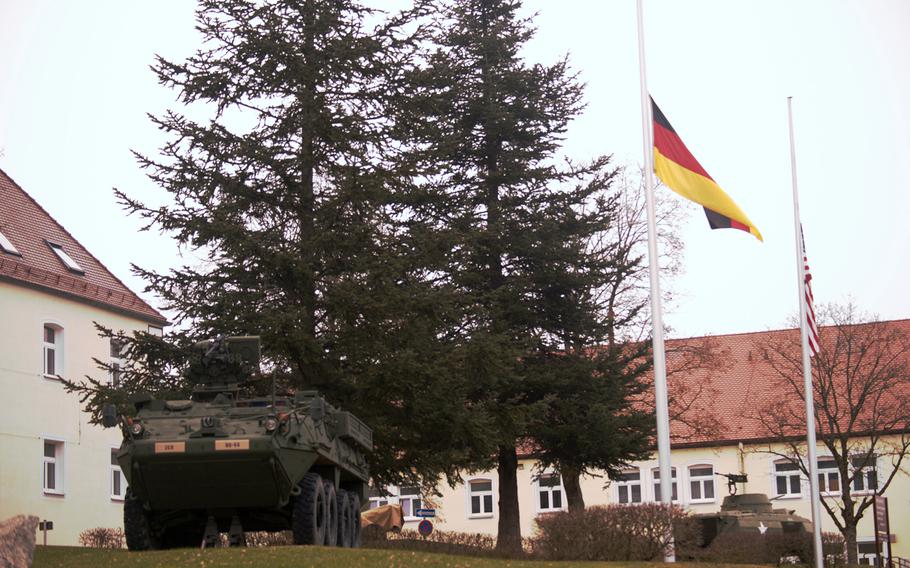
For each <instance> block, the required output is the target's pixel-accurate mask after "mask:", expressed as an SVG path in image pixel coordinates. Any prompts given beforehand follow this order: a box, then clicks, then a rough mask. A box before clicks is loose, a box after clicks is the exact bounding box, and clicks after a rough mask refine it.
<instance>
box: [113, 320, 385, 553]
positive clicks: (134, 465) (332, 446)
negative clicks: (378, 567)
mask: <svg viewBox="0 0 910 568" xmlns="http://www.w3.org/2000/svg"><path fill="white" fill-rule="evenodd" d="M259 355H260V352H259V338H258V337H227V338H224V337H222V338H219V339H216V340H214V341H203V342H200V343H198V344H197V345H196V352H195V354H194V356H193V360H192V361H191V364H190V366H189V369H188V371H187V373H186V378H187V379H189V380H190V381H192V382H193V384H194V385H195V387H194V389H193V394H192V397H191V398H190V399H189V400H159V399H155V398H154V397H152V396H150V395H139V396H136V397H134V399H133V401H132V402H133V404H134V405H135V409H136V412H135V414H134V415H133V416H130V417H118V416H117V415H116V409H115V408H114V407H112V406H109V407H107V408H105V410H104V416H103V419H102V421H103V423H104V425H105V426H114V425H116V424H117V423H118V422H119V423H120V425H121V427H122V429H123V432H124V440H123V445H122V446H121V447H120V451H119V452H118V453H117V461H118V462H119V463H120V466H121V468H122V469H123V473H124V475H125V476H126V479H127V481H128V482H129V490H128V491H127V496H126V501H125V502H124V507H123V520H124V528H125V533H126V542H127V546H128V547H129V549H130V550H147V549H157V548H173V547H180V546H196V547H199V546H214V545H217V544H218V543H219V542H221V533H228V542H229V544H230V545H242V544H244V543H245V537H244V533H245V532H250V531H284V530H291V531H292V532H293V535H294V536H293V538H294V542H295V543H296V544H318V545H326V546H345V547H349V546H358V545H359V541H360V504H361V502H362V500H363V499H364V497H365V496H364V492H365V488H366V486H367V482H368V479H369V472H368V469H367V462H366V457H365V452H367V451H370V450H371V449H372V436H373V434H372V430H370V428H368V427H367V426H366V425H365V424H364V423H363V422H361V421H360V420H358V419H357V418H356V417H355V416H353V415H352V414H351V413H349V412H344V411H341V410H339V409H336V408H334V407H332V406H331V405H329V404H328V403H327V402H326V401H325V399H323V398H322V397H320V396H319V395H318V394H317V393H316V392H315V391H305V392H298V393H297V394H296V395H295V396H294V397H293V398H289V397H276V396H274V394H273V395H272V396H271V397H263V398H240V397H239V389H240V385H241V383H243V382H247V381H249V380H250V379H252V378H253V376H254V374H255V373H256V372H257V371H258V365H259Z"/></svg>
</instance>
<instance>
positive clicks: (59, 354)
mask: <svg viewBox="0 0 910 568" xmlns="http://www.w3.org/2000/svg"><path fill="white" fill-rule="evenodd" d="M62 374H63V328H62V327H60V326H59V325H54V324H51V323H46V324H44V376H45V377H54V378H56V377H57V375H62Z"/></svg>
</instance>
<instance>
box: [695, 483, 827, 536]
mask: <svg viewBox="0 0 910 568" xmlns="http://www.w3.org/2000/svg"><path fill="white" fill-rule="evenodd" d="M694 517H695V518H696V519H698V521H699V523H700V524H701V535H702V545H703V546H708V545H709V544H711V542H712V541H713V540H714V539H715V538H717V536H718V535H720V534H724V533H728V532H734V533H753V534H805V535H808V534H811V533H812V521H810V520H808V519H804V518H803V517H798V516H796V515H794V514H793V511H788V510H787V509H774V508H773V507H772V504H771V501H770V500H769V499H768V496H767V495H765V494H764V493H745V494H742V495H728V496H726V497H724V502H723V504H722V505H721V507H720V511H718V512H716V513H703V514H699V515H694Z"/></svg>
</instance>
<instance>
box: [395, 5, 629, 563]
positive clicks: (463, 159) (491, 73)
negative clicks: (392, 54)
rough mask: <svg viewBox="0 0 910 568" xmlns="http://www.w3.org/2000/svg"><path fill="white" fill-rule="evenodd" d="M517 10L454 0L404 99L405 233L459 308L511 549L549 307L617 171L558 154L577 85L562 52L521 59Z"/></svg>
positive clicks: (602, 161) (467, 373)
mask: <svg viewBox="0 0 910 568" xmlns="http://www.w3.org/2000/svg"><path fill="white" fill-rule="evenodd" d="M519 8H520V3H519V2H517V1H513V0H458V1H455V2H452V3H451V4H450V5H448V7H447V8H446V9H445V10H444V11H443V14H442V16H441V17H440V18H439V20H438V21H437V23H436V28H435V30H436V33H435V37H434V41H435V44H436V45H435V47H434V48H433V49H431V50H430V51H429V53H428V54H427V66H426V69H425V70H423V72H422V73H419V74H418V75H417V77H416V79H415V81H416V83H417V84H418V86H419V88H418V89H417V92H416V94H415V96H414V97H412V98H411V99H410V100H409V106H408V107H407V108H406V109H405V112H409V113H411V114H410V115H409V118H410V120H409V121H408V124H410V125H412V127H413V132H412V134H411V136H413V138H414V140H415V143H414V144H413V146H412V147H411V151H410V153H409V154H408V157H409V159H410V160H411V162H410V163H411V167H413V168H414V171H415V172H416V173H417V174H418V177H417V179H418V183H417V187H416V188H415V189H413V190H412V191H411V192H410V198H411V199H410V201H409V214H408V219H409V234H410V235H411V236H412V238H414V239H415V240H419V241H420V242H422V243H424V247H425V248H426V249H427V250H435V251H438V254H437V255H436V256H433V257H430V256H427V257H426V258H427V259H432V263H431V264H428V268H427V270H428V273H430V274H433V276H434V282H435V284H436V285H437V286H438V287H440V288H444V289H446V290H447V291H448V293H449V297H451V298H453V305H455V306H457V308H458V310H459V315H458V320H457V322H456V323H457V324H458V326H457V327H455V328H453V330H452V333H451V335H450V336H449V337H448V340H449V341H450V342H451V344H452V345H455V346H456V348H455V351H456V352H462V353H464V354H465V355H466V356H465V357H463V358H462V359H461V360H460V362H461V363H462V364H463V365H464V367H463V372H462V375H463V376H464V377H467V378H468V382H469V383H470V384H471V385H473V387H474V388H473V391H469V395H470V396H469V398H467V399H466V405H467V406H469V407H470V408H472V409H473V410H474V411H475V413H476V415H477V416H481V415H482V416H484V418H483V419H484V420H487V421H491V424H492V425H493V428H492V429H491V430H490V431H489V432H487V436H488V438H489V439H491V440H492V441H494V442H495V445H496V451H495V452H494V453H493V454H492V455H491V457H492V458H493V459H494V462H495V464H496V467H497V471H498V475H499V484H498V486H499V530H498V541H497V547H498V548H499V549H500V550H502V551H510V552H512V551H517V550H520V546H521V534H520V526H519V511H518V486H517V474H516V472H517V465H518V456H517V451H516V444H517V442H518V441H519V440H521V439H523V438H524V437H525V436H526V434H527V432H528V426H529V424H532V423H534V422H535V421H537V420H539V417H540V416H541V414H542V413H544V412H545V411H546V409H547V404H546V400H544V399H543V398H541V397H540V396H538V395H539V393H538V392H537V391H536V390H535V389H534V388H532V387H533V386H534V385H533V384H532V377H533V374H534V372H533V370H532V366H533V365H534V364H533V362H532V358H533V357H532V356H533V355H534V354H535V353H541V352H550V351H553V350H554V349H556V348H557V347H558V346H557V345H556V343H555V341H554V338H555V332H556V331H557V329H556V328H557V327H559V326H560V325H561V324H560V323H559V322H557V321H555V319H554V311H553V310H552V309H549V308H547V307H546V304H547V303H548V302H551V303H552V302H553V301H554V299H558V298H560V297H561V296H560V294H562V293H563V292H564V291H565V290H562V289H561V287H562V286H569V287H571V286H573V285H574V284H566V282H565V280H566V279H567V278H571V277H573V275H576V276H580V275H583V274H584V273H585V271H586V269H585V266H586V265H587V263H588V259H587V257H586V255H585V254H584V251H583V247H581V248H580V247H578V246H577V244H578V243H579V242H584V241H586V240H587V239H588V237H589V236H590V235H591V234H592V233H593V232H596V231H597V230H598V227H599V226H600V225H599V223H601V222H602V216H600V212H598V214H597V215H590V214H589V213H586V207H590V206H591V205H592V203H593V202H594V201H596V200H595V196H596V195H597V194H598V193H599V192H600V191H601V190H603V188H604V187H605V186H606V185H607V184H608V183H609V179H610V177H611V174H610V173H609V172H608V171H607V164H608V159H607V158H606V157H602V158H598V159H597V160H595V161H594V162H593V163H591V164H587V165H584V166H575V165H573V164H571V163H569V164H558V163H557V160H556V157H557V156H556V153H557V152H558V150H559V148H560V145H561V143H562V137H563V136H564V134H565V130H566V126H567V124H568V122H569V121H570V120H571V119H572V118H573V117H575V116H576V115H577V114H578V113H579V112H580V111H581V108H582V104H581V95H582V86H581V84H580V83H579V81H578V80H577V77H576V76H575V75H574V74H573V73H572V72H571V71H570V70H569V67H568V63H567V61H566V60H561V61H558V62H557V63H555V64H553V65H550V66H544V65H534V66H531V65H528V64H527V63H525V62H524V61H522V59H521V58H520V57H519V50H520V49H521V47H522V46H523V45H524V44H525V43H526V42H527V41H528V40H529V39H530V38H531V37H532V35H533V30H532V28H531V25H530V22H529V21H528V20H526V19H521V18H520V17H519V16H518V15H517V12H518V10H519ZM600 206H603V207H607V204H605V203H600ZM580 277H582V276H580ZM576 287H579V286H576ZM567 289H568V288H567ZM575 313H576V312H573V314H575ZM483 465H486V464H482V463H481V464H478V466H483Z"/></svg>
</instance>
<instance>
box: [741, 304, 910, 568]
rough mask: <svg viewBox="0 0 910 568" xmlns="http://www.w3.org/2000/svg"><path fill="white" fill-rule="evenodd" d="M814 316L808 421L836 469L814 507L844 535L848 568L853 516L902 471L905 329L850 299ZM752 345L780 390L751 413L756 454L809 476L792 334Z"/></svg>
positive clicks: (906, 444)
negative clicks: (758, 444) (759, 430)
mask: <svg viewBox="0 0 910 568" xmlns="http://www.w3.org/2000/svg"><path fill="white" fill-rule="evenodd" d="M819 313H820V315H821V323H822V324H823V327H822V328H821V341H820V344H821V345H820V347H821V349H820V351H819V353H818V354H817V355H816V356H815V357H813V358H812V374H813V391H814V392H813V396H814V403H815V422H816V429H817V438H818V440H819V443H820V444H821V445H822V446H823V450H822V453H823V455H824V458H823V460H824V461H828V462H829V463H830V462H831V461H833V462H834V466H835V467H836V470H837V475H836V476H835V475H834V472H833V471H831V472H827V473H825V474H820V475H819V478H820V487H821V489H822V490H823V491H824V492H823V497H822V499H821V505H822V507H823V508H824V509H825V511H826V512H827V513H828V515H829V516H830V517H831V519H832V520H833V522H834V524H835V526H836V527H837V529H838V530H839V531H840V533H841V534H842V535H843V536H844V540H845V541H846V545H847V555H848V563H849V564H851V565H853V564H856V562H857V548H856V537H857V532H856V527H857V525H858V523H859V521H860V519H862V517H863V515H864V514H866V513H867V512H868V509H869V507H870V506H872V503H873V500H874V496H875V495H882V494H884V493H885V491H886V490H887V489H888V487H889V486H890V485H891V482H892V481H893V480H894V478H895V476H897V475H898V474H899V473H900V472H901V471H903V467H904V464H905V461H906V458H907V457H908V452H910V435H908V433H910V414H908V413H907V411H906V409H907V407H908V404H910V375H908V372H910V367H908V357H910V336H908V330H910V328H908V326H907V325H906V324H905V323H903V322H887V321H879V320H878V319H877V318H872V317H867V316H865V315H864V314H862V313H860V312H859V310H858V309H857V307H856V306H855V305H854V304H853V303H852V302H848V303H847V304H845V305H836V304H830V305H826V306H824V307H823V308H822V309H821V310H820V312H819ZM758 347H759V350H760V353H761V355H762V357H763V359H764V361H765V362H766V363H767V364H768V365H769V366H770V368H771V369H772V370H773V372H774V374H775V380H776V382H775V384H774V387H775V389H776V391H775V392H777V393H779V396H776V397H774V399H773V400H772V401H769V403H768V404H766V405H764V406H763V407H762V408H761V409H760V412H758V413H756V416H755V417H756V418H757V419H758V420H760V422H761V424H762V425H763V427H764V429H765V430H766V433H767V435H768V438H769V439H772V440H773V441H772V442H769V444H768V445H767V448H763V449H762V451H763V452H767V453H770V454H772V455H775V456H777V457H779V458H781V459H786V460H788V461H790V462H791V463H793V464H795V465H796V466H798V467H799V469H800V470H801V471H802V473H803V475H805V476H808V461H807V458H806V443H805V432H806V417H805V404H804V403H803V400H804V387H803V372H802V369H803V367H802V351H801V343H800V337H799V333H798V332H797V331H796V330H792V331H787V332H778V333H772V334H769V335H768V336H767V337H766V338H764V339H762V340H761V341H760V342H759V344H758ZM820 461H822V459H820Z"/></svg>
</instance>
